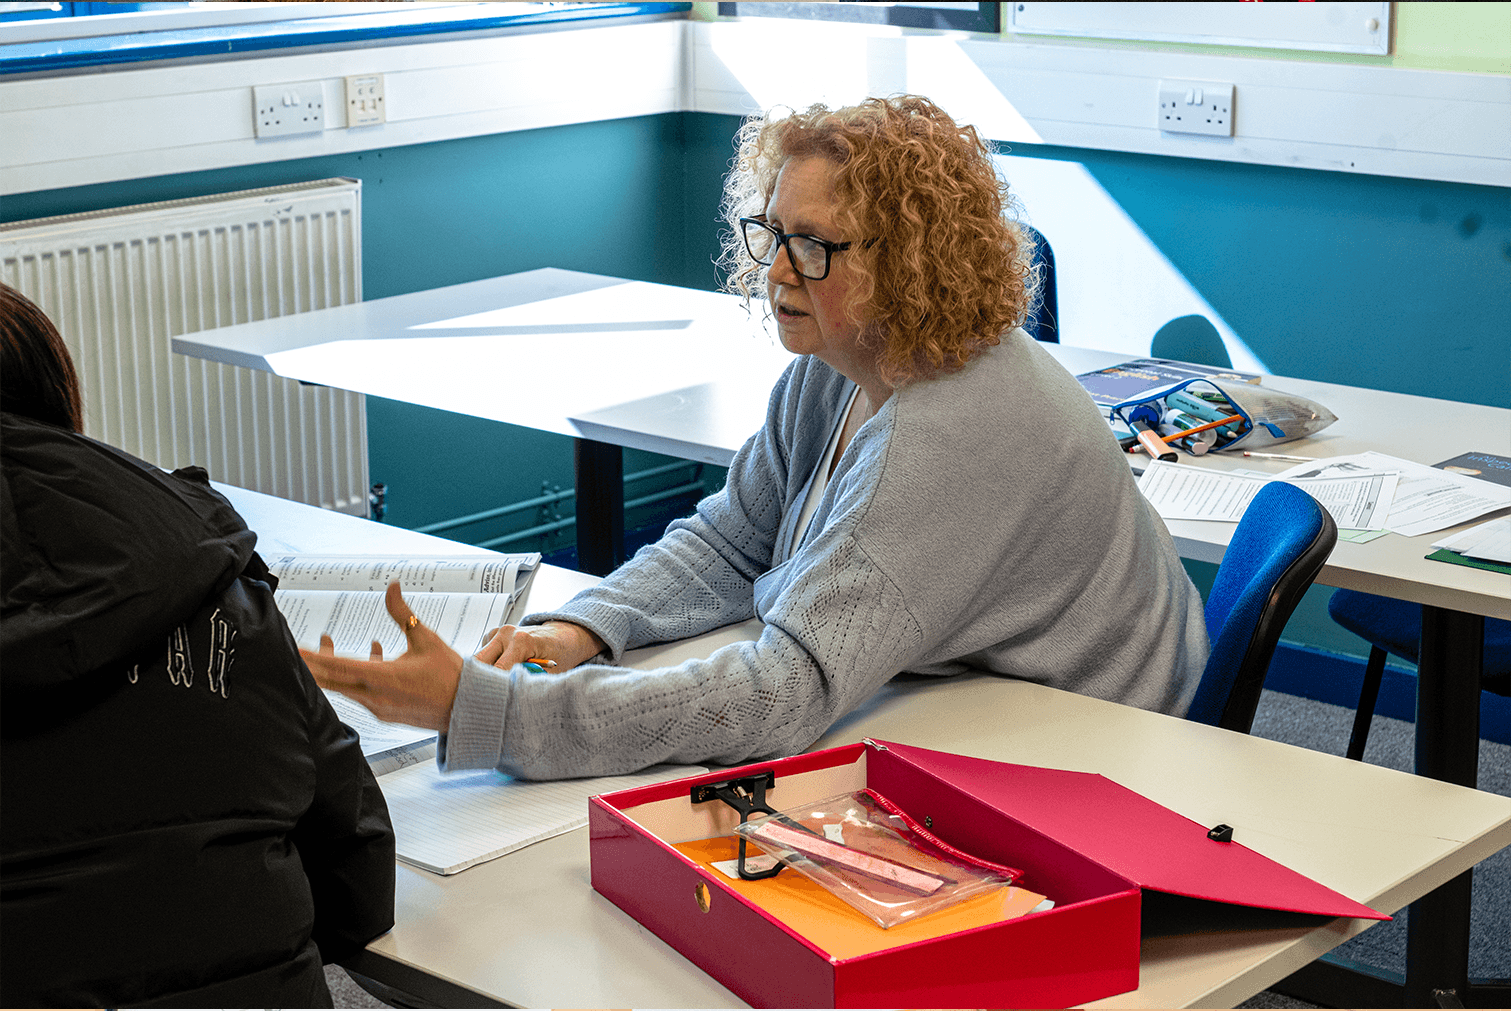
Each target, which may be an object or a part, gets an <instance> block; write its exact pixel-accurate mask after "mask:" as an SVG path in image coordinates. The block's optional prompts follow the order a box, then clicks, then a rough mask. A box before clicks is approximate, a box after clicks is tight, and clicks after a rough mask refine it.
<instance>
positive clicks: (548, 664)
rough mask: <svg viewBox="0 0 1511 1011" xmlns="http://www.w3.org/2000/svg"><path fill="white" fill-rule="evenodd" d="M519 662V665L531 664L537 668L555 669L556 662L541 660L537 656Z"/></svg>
mask: <svg viewBox="0 0 1511 1011" xmlns="http://www.w3.org/2000/svg"><path fill="white" fill-rule="evenodd" d="M520 662H521V663H533V664H534V665H535V666H537V667H555V666H556V661H555V660H542V659H541V658H540V657H538V656H532V657H531V658H530V659H528V660H522V661H520Z"/></svg>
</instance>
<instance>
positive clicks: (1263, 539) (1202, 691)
mask: <svg viewBox="0 0 1511 1011" xmlns="http://www.w3.org/2000/svg"><path fill="white" fill-rule="evenodd" d="M1337 541H1338V527H1337V525H1336V524H1334V523H1333V518H1332V517H1331V516H1329V515H1328V514H1327V510H1325V509H1323V508H1322V507H1321V506H1320V505H1318V504H1317V500H1316V499H1314V498H1312V497H1311V496H1310V495H1308V494H1307V493H1306V492H1304V491H1302V490H1301V489H1300V488H1297V487H1296V486H1295V485H1289V484H1281V483H1279V482H1274V483H1271V484H1267V485H1265V486H1264V487H1263V488H1261V489H1260V490H1259V494H1257V495H1255V496H1254V499H1253V501H1252V502H1250V503H1249V507H1248V509H1246V510H1245V511H1244V514H1243V519H1242V520H1241V521H1239V524H1238V529H1237V530H1235V531H1234V532H1233V539H1232V541H1230V542H1229V544H1228V550H1227V553H1226V554H1225V555H1224V556H1223V560H1222V565H1220V566H1219V567H1218V569H1217V579H1216V580H1215V581H1214V582H1213V584H1212V592H1211V593H1210V594H1208V595H1207V607H1206V611H1205V615H1206V619H1207V635H1208V636H1209V637H1210V638H1211V640H1212V653H1211V656H1209V657H1208V658H1207V667H1206V670H1205V671H1203V672H1202V677H1201V684H1200V685H1198V686H1197V689H1196V699H1195V700H1194V701H1193V702H1192V703H1191V711H1190V712H1189V713H1187V714H1186V718H1187V719H1190V720H1195V721H1196V722H1198V723H1206V724H1209V725H1211V726H1217V727H1222V728H1223V729H1225V730H1237V731H1238V732H1240V733H1244V734H1246V733H1248V732H1249V728H1250V727H1251V726H1252V725H1253V723H1254V710H1256V709H1257V708H1258V707H1259V693H1260V691H1261V690H1262V689H1263V688H1264V678H1265V675H1266V674H1268V673H1269V670H1270V659H1271V658H1272V657H1273V656H1274V655H1275V646H1276V644H1277V643H1279V642H1280V633H1281V631H1282V630H1283V629H1284V628H1285V623H1286V621H1287V620H1288V619H1289V618H1290V616H1291V612H1292V611H1294V610H1295V609H1296V604H1297V603H1298V602H1299V601H1300V600H1301V595H1302V594H1303V593H1305V592H1306V588H1307V587H1309V586H1311V585H1312V580H1314V579H1316V578H1317V573H1318V572H1320V571H1321V570H1322V565H1323V563H1324V562H1326V561H1327V556H1328V555H1330V554H1332V551H1333V545H1334V544H1336V543H1337Z"/></svg>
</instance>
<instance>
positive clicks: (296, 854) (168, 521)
mask: <svg viewBox="0 0 1511 1011" xmlns="http://www.w3.org/2000/svg"><path fill="white" fill-rule="evenodd" d="M0 455H3V461H4V468H3V471H4V482H3V485H0V533H3V542H0V596H3V611H0V723H3V731H4V733H3V754H0V780H3V782H0V965H3V970H0V1005H3V1006H5V1007H18V1006H32V1007H44V1006H49V1005H52V1006H59V1005H68V1006H73V1007H118V1006H121V1005H139V1004H148V1005H151V1004H155V1005H177V1006H195V1007H251V1006H257V1007H320V1006H324V1007H329V1006H330V1001H331V998H330V993H329V991H328V990H327V988H326V985H325V977H324V973H323V971H322V969H321V963H322V961H324V962H331V961H337V960H340V959H342V958H344V957H346V956H347V955H348V954H350V953H352V952H353V951H355V950H357V949H358V948H359V947H360V946H361V945H363V944H365V943H366V942H367V941H369V940H371V939H372V938H373V937H376V936H377V935H379V934H381V933H383V932H384V931H385V930H387V929H388V928H389V927H390V926H392V925H393V896H394V841H393V830H392V828H391V827H390V825H389V820H388V811H387V808H386V807H385V805H384V803H383V796H382V794H381V793H380V792H379V790H378V786H377V783H376V782H375V781H374V780H373V777H372V774H371V772H370V771H369V770H368V767H367V763H366V762H365V761H364V760H363V757H362V751H361V748H360V746H359V743H358V740H357V735H356V734H355V733H354V732H352V731H351V730H350V729H349V728H347V727H345V726H343V725H342V724H341V723H340V722H339V721H338V720H337V718H336V715H335V713H334V712H333V711H332V709H331V707H330V704H329V703H328V702H327V701H326V699H325V697H324V696H323V695H322V693H321V692H320V689H319V688H318V687H317V686H316V685H315V683H314V680H313V679H312V678H311V677H310V673H309V670H308V668H306V667H305V665H304V662H303V661H302V660H300V658H299V654H298V652H297V651H296V650H295V647H294V643H293V640H292V639H291V638H290V636H289V632H288V629H287V627H286V626H285V624H284V622H283V619H282V617H281V616H280V615H279V613H278V611H277V609H276V608H275V607H274V604H273V594H272V591H271V589H270V587H269V583H270V582H271V581H272V580H271V577H270V576H268V574H267V572H266V569H265V568H264V567H263V565H262V561H261V559H260V558H258V556H257V555H256V554H255V553H254V552H253V550H252V546H253V543H254V542H255V540H256V536H255V535H254V534H252V533H251V532H250V531H248V530H247V529H246V525H245V524H244V523H243V522H242V520H241V517H240V516H238V515H237V514H236V512H235V510H233V509H232V508H231V506H230V504H229V503H228V502H226V500H225V499H224V498H222V497H221V496H220V495H219V494H217V493H216V492H215V491H214V490H213V489H211V488H210V486H209V483H208V482H207V481H206V479H205V475H204V472H203V471H200V470H197V469H191V470H185V471H178V472H176V473H174V474H171V475H170V474H165V473H163V472H162V471H159V470H157V469H156V468H153V467H151V466H149V465H147V464H145V463H143V462H141V461H140V460H137V459H135V458H134V457H131V456H129V455H127V454H125V453H122V452H120V451H119V450H115V449H112V448H110V447H108V446H105V445H103V444H101V443H98V442H95V441H93V440H91V439H87V438H85V437H83V436H79V435H74V434H72V433H70V432H67V431H64V430H62V429H59V428H55V427H53V426H50V425H45V424H41V423H38V422H34V421H31V420H29V419H25V418H21V417H17V416H15V415H12V414H4V413H0Z"/></svg>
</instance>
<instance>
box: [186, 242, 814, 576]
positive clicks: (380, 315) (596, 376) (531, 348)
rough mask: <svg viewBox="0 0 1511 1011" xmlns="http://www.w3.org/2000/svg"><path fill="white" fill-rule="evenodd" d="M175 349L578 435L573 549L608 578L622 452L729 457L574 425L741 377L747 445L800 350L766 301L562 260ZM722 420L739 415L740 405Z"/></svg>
mask: <svg viewBox="0 0 1511 1011" xmlns="http://www.w3.org/2000/svg"><path fill="white" fill-rule="evenodd" d="M173 350H175V351H177V352H179V353H181V354H187V355H193V356H196V357H200V358H208V359H211V360H213V361H218V362H224V363H226V364H229V365H241V366H245V367H247V368H254V369H261V370H263V371H265V372H272V373H274V374H276V375H280V376H284V377H285V378H288V379H297V380H299V381H300V382H305V383H315V384H318V385H321V386H332V387H336V388H339V389H343V390H352V391H354V392H357V393H365V394H370V395H372V396H376V397H386V398H388V399H390V400H397V401H401V402H403V403H407V404H417V405H419V406H421V407H432V408H436V409H438V410H443V411H451V412H453V413H457V414H465V415H468V416H470V417H474V418H484V419H487V420H490V421H503V422H507V423H509V424H513V425H520V426H523V427H526V428H533V429H537V430H539V431H543V432H554V433H556V434H559V435H568V436H572V437H573V438H575V439H576V440H577V443H576V450H577V511H578V557H579V559H580V564H582V566H583V568H584V569H586V570H587V571H590V572H597V573H599V574H603V573H606V572H608V571H609V570H610V569H612V568H613V567H614V565H616V564H618V562H619V561H620V560H622V555H623V513H624V510H623V502H624V490H623V464H622V460H621V455H622V454H621V451H620V447H621V446H629V447H632V448H638V449H648V450H650V451H652V452H661V453H668V454H670V455H677V456H684V457H686V458H687V459H694V460H700V461H702V462H705V463H719V462H722V463H728V462H729V461H728V458H727V457H723V458H719V457H710V456H707V455H703V454H700V453H699V452H698V451H697V450H696V449H691V450H689V447H688V446H686V445H684V444H683V443H682V442H681V441H679V440H677V439H673V440H671V441H669V442H663V441H660V440H657V439H655V438H650V437H642V436H637V435H628V436H624V437H616V438H612V439H607V440H605V439H603V437H602V433H603V431H604V429H602V428H596V429H595V428H594V426H593V425H592V424H591V423H589V424H586V425H578V424H576V423H574V422H573V421H572V420H571V419H572V418H574V417H576V416H579V415H581V416H591V415H593V414H594V413H595V412H598V411H601V410H604V409H606V408H612V407H614V406H615V405H618V404H621V403H623V402H625V401H626V400H638V399H640V398H643V397H646V396H648V395H654V394H662V393H666V394H672V393H675V391H681V390H690V391H698V390H700V389H702V388H703V387H704V386H705V385H706V384H721V383H725V382H730V381H732V382H731V386H732V387H733V388H735V389H738V390H742V391H747V392H753V395H754V397H755V398H756V401H755V402H756V405H757V410H756V414H755V422H754V423H753V424H749V425H748V427H746V429H745V431H744V433H743V434H739V435H737V436H736V437H735V438H736V439H737V442H738V441H743V440H744V439H745V437H746V436H748V435H750V434H751V433H752V432H754V431H755V429H756V428H757V427H759V424H760V419H761V416H762V414H763V407H764V404H765V402H766V394H767V392H769V391H770V389H771V386H772V384H773V383H774V382H775V381H776V378H777V376H778V375H780V374H781V370H782V369H783V368H785V367H786V365H787V363H788V362H790V361H791V357H792V356H791V355H789V354H788V353H787V352H786V351H785V350H784V349H783V348H782V347H781V345H780V344H779V343H778V342H776V341H775V340H774V339H773V338H771V337H770V336H768V335H767V334H766V333H765V332H764V330H763V329H762V326H761V317H760V312H759V309H757V310H756V312H755V314H754V315H752V314H750V313H747V312H746V310H745V308H744V307H743V305H742V304H741V303H740V301H739V300H738V299H736V298H734V297H732V296H729V295H720V294H715V293H712V292H706V291H695V290H692V289H689V288H677V287H671V286H668V285H658V284H647V283H645V282H641V281H624V280H622V279H620V278H613V277H600V276H598V275H596V274H581V273H576V272H574V271H567V270H557V269H554V268H546V269H542V270H532V271H527V272H525V273H521V274H510V275H508V276H505V277H495V278H489V279H487V280H482V281H472V282H469V283H467V284H458V285H453V286H451V287H447V288H435V289H432V290H428V291H417V292H412V293H411V294H408V295H395V296H393V297H392V298H380V299H375V300H373V301H371V302H358V303H355V304H352V305H343V306H337V307H334V308H330V309H320V310H316V311H314V312H307V313H299V314H296V315H292V316H280V317H278V318H276V319H269V320H261V321H259V322H256V323H241V324H238V325H236V326H230V327H222V328H220V329H216V330H205V331H201V332H198V333H193V334H188V335H185V336H183V337H175V338H174V339H173ZM721 400H722V398H721V397H714V398H713V402H714V403H718V402H721ZM739 403H740V404H741V405H743V404H744V401H743V400H741V401H739ZM725 416H727V417H728V418H730V419H732V421H733V423H734V424H735V425H737V426H740V425H744V424H745V423H744V422H743V420H741V419H742V418H743V414H742V413H741V412H740V411H738V410H735V411H732V412H725ZM708 422H709V419H705V424H707V423H708ZM701 439H702V437H701V436H700V435H696V434H695V435H693V436H691V441H692V442H693V443H697V442H699V441H701Z"/></svg>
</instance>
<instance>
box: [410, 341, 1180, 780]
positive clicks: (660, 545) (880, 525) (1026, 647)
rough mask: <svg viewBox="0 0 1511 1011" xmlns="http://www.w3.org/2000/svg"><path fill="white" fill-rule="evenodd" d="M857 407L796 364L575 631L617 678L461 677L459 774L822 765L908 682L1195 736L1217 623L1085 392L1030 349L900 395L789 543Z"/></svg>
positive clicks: (456, 732)
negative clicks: (860, 715) (661, 648)
mask: <svg viewBox="0 0 1511 1011" xmlns="http://www.w3.org/2000/svg"><path fill="white" fill-rule="evenodd" d="M852 389H853V384H851V382H850V381H849V380H848V379H846V378H844V377H843V376H841V375H840V374H839V373H837V372H835V371H834V370H833V369H832V368H830V367H829V366H828V365H826V364H824V363H823V362H821V361H819V360H818V359H816V358H812V357H801V358H799V359H797V360H796V361H795V362H793V364H792V365H791V367H789V368H788V370H787V371H786V373H785V374H784V375H783V377H782V378H781V380H779V381H778V383H777V385H776V387H775V388H774V389H773V391H772V394H771V401H770V406H769V408H768V414H767V419H766V424H765V426H764V427H763V428H762V429H761V430H760V431H759V432H758V433H756V434H755V435H754V436H752V437H751V439H750V441H749V442H747V443H746V444H745V446H744V447H743V448H742V449H741V450H740V452H739V453H738V455H736V457H735V460H734V463H733V464H732V465H731V466H730V470H729V479H728V483H727V485H726V486H725V488H724V489H723V490H722V491H720V492H718V493H717V494H714V495H711V496H709V497H708V498H706V499H704V500H703V501H702V502H700V503H699V504H698V507H697V511H696V513H695V514H694V515H693V516H691V517H689V518H687V519H683V520H677V521H675V522H673V523H672V524H671V525H670V526H669V527H668V528H667V532H666V534H665V535H664V536H663V537H662V538H661V540H660V541H658V542H657V543H655V544H653V545H650V546H648V547H646V548H643V549H641V551H640V552H639V553H637V554H636V555H635V557H634V558H633V559H631V560H630V561H628V562H626V563H625V564H624V565H623V566H621V567H620V568H619V569H618V570H617V571H615V572H614V573H612V574H611V575H609V576H608V577H607V578H605V579H604V580H603V582H602V583H600V584H599V585H597V586H596V587H594V588H593V589H591V590H587V591H585V592H583V593H581V594H579V595H578V596H577V597H575V598H574V599H573V600H571V601H570V602H568V603H567V604H566V605H565V606H563V607H562V608H560V609H559V610H556V611H552V612H549V613H541V614H533V615H530V616H529V617H527V618H526V619H525V621H526V623H538V622H543V621H547V620H550V619H556V618H560V619H566V620H569V621H574V622H577V623H579V624H581V625H584V626H586V627H588V628H590V629H592V630H593V631H594V632H595V633H597V634H598V636H599V637H600V638H601V639H603V641H604V643H605V644H606V645H607V650H606V654H605V656H604V657H600V658H596V659H599V660H604V659H606V660H607V661H608V662H589V663H587V664H584V665H582V666H580V667H577V668H574V669H573V670H571V671H568V672H565V673H560V674H532V673H530V672H529V671H527V670H525V668H524V667H522V666H516V667H514V668H513V669H512V670H498V669H495V668H492V667H489V666H487V665H485V664H482V663H480V662H478V661H477V660H474V659H471V658H468V659H467V661H466V662H465V664H464V666H463V671H462V678H461V684H460V687H459V689H458V692H457V698H456V704H455V706H454V708H453V712H452V718H451V724H450V728H449V733H448V734H447V735H446V736H445V737H443V739H442V747H441V749H440V761H441V764H442V767H443V768H447V769H464V768H488V767H495V766H496V767H497V768H498V769H500V770H502V771H504V772H507V773H511V774H513V775H517V776H522V777H528V778H534V779H552V778H560V777H570V776H592V775H606V774H612V773H622V772H628V771H631V770H634V769H638V768H642V767H644V766H647V765H652V764H654V763H657V762H715V763H719V764H735V763H738V762H743V761H751V760H757V759H760V758H765V757H770V756H776V755H784V754H792V753H795V752H799V751H801V750H803V749H804V748H806V747H808V746H809V745H810V744H812V743H813V742H814V741H815V740H817V739H818V738H819V736H821V735H822V734H823V732H824V731H825V730H826V729H828V727H829V726H830V725H831V724H832V723H834V721H835V720H837V719H838V718H839V717H841V716H842V715H844V714H845V713H846V712H848V711H850V710H851V709H853V708H854V707H856V706H857V705H859V704H860V703H861V702H863V701H864V700H865V699H866V698H867V697H868V696H870V695H871V694H872V693H873V692H875V691H876V689H877V688H878V687H879V686H881V685H882V684H884V683H886V681H887V680H889V679H890V678H891V677H893V675H895V674H897V673H898V672H900V671H908V672H913V673H918V674H929V675H950V674H957V673H960V672H962V671H967V670H987V671H996V672H999V673H1001V674H1004V675H1008V676H1011V677H1015V678H1022V679H1025V680H1028V681H1037V682H1039V683H1042V684H1046V685H1053V686H1054V687H1057V688H1063V689H1065V690H1067V691H1073V692H1080V693H1082V694H1086V695H1091V696H1095V697H1097V698H1102V699H1109V700H1111V701H1114V702H1122V703H1126V704H1128V705H1134V706H1140V707H1143V708H1146V709H1153V710H1158V711H1160V712H1165V713H1171V714H1177V715H1183V714H1184V713H1185V711H1186V709H1187V707H1188V706H1189V705H1190V703H1191V698H1192V696H1193V695H1194V693H1195V691H1196V684H1197V680H1198V679H1199V678H1200V676H1201V671H1202V667H1203V665H1204V664H1205V662H1206V658H1207V649H1208V643H1207V633H1206V627H1205V624H1204V622H1203V617H1202V601H1201V598H1200V596H1199V595H1198V593H1197V591H1196V588H1195V587H1194V586H1193V585H1192V584H1191V581H1190V579H1189V578H1188V577H1187V576H1186V572H1185V569H1184V568H1183V567H1182V566H1181V563H1180V559H1179V557H1178V556H1177V554H1176V551H1175V546H1174V544H1173V542H1172V541H1171V539H1170V536H1169V534H1168V532H1167V531H1166V530H1165V526H1164V524H1163V522H1162V521H1161V520H1160V518H1159V517H1158V516H1157V515H1156V514H1155V512H1154V510H1153V509H1152V508H1151V507H1150V506H1149V504H1148V503H1147V502H1146V501H1145V499H1144V497H1143V496H1142V495H1141V494H1140V493H1139V491H1138V489H1137V487H1136V486H1135V484H1134V481H1133V477H1132V475H1131V474H1130V471H1129V469H1128V463H1127V460H1126V457H1125V456H1124V454H1123V453H1122V452H1121V451H1120V450H1119V449H1118V447H1117V444H1116V442H1115V441H1114V440H1113V439H1112V438H1110V437H1109V434H1108V430H1107V424H1106V422H1105V421H1103V420H1102V418H1101V417H1100V415H1099V414H1098V412H1097V410H1096V408H1095V407H1094V406H1093V405H1092V402H1091V400H1090V398H1089V397H1087V396H1086V394H1085V393H1084V392H1083V391H1082V390H1081V387H1080V386H1079V385H1078V384H1077V383H1076V381H1075V379H1074V378H1073V377H1072V376H1071V375H1070V374H1069V373H1067V372H1066V371H1065V369H1064V368H1062V367H1061V366H1060V365H1059V363H1058V362H1056V361H1055V360H1054V359H1053V358H1052V357H1051V356H1050V355H1049V354H1048V353H1047V352H1046V351H1045V350H1044V349H1043V348H1042V347H1041V346H1040V345H1038V344H1037V343H1036V342H1035V341H1033V340H1032V339H1030V338H1029V337H1028V336H1027V335H1025V334H1024V333H1023V332H1022V331H1021V330H1015V331H1013V332H1011V333H1010V334H1007V335H1006V336H1005V337H1004V339H1003V341H1002V344H1001V345H1000V346H998V347H996V348H992V349H990V350H988V351H987V352H986V353H984V354H982V355H980V356H979V357H977V358H976V359H974V360H973V361H971V362H970V363H969V364H968V365H967V366H966V367H965V368H963V369H961V370H960V371H958V372H955V373H952V374H948V375H944V376H941V377H938V378H935V379H929V380H924V381H920V382H915V383H912V384H910V385H907V386H904V387H902V388H901V389H899V390H897V391H896V392H895V393H893V395H892V396H891V397H890V398H889V399H888V400H887V401H886V403H885V404H883V405H882V408H881V410H880V411H878V412H877V413H876V416H875V417H873V418H871V419H870V420H869V421H867V422H866V424H865V425H864V426H862V427H861V429H860V431H859V432H858V433H857V434H856V436H855V437H854V439H853V440H852V442H851V443H850V445H849V446H848V447H847V448H846V450H845V452H844V454H843V456H841V458H840V460H839V462H838V464H837V466H836V467H835V469H834V473H833V477H832V478H831V479H830V482H829V486H828V488H827V489H826V490H825V491H824V494H823V497H822V499H821V500H820V502H819V505H818V508H817V510H816V511H815V512H814V514H813V517H812V520H811V522H810V524H809V526H808V529H807V532H806V534H805V535H804V536H803V538H802V540H801V542H800V543H799V544H797V545H793V544H792V543H791V542H792V540H793V536H792V535H793V528H794V526H795V524H796V522H797V517H798V514H799V512H800V511H801V509H802V504H803V501H804V499H805V498H806V496H807V493H808V488H809V484H810V482H811V481H812V480H813V477H814V473H815V471H816V470H817V467H818V464H819V461H820V460H821V459H822V457H823V455H824V452H825V450H826V448H827V445H828V440H829V438H830V436H831V434H832V433H833V430H834V427H835V425H836V424H837V423H838V421H839V417H840V415H841V413H842V412H843V410H844V406H845V404H846V402H847V399H848V397H849V394H850V391H851V390H852ZM752 615H756V616H759V617H760V618H761V620H762V622H763V623H764V625H765V627H764V630H763V632H762V634H761V636H760V638H759V639H758V640H756V641H754V642H742V643H735V644H732V645H729V646H725V647H724V648H722V649H720V650H718V651H717V652H715V653H713V654H712V655H711V656H710V657H708V659H706V660H699V661H689V662H686V663H683V664H681V665H679V666H676V667H668V668H662V669H659V670H651V671H641V670H632V669H628V668H624V667H617V666H612V664H613V662H614V661H617V660H618V659H619V658H620V657H621V656H622V655H623V653H624V651H625V650H626V649H632V648H635V647H638V646H643V645H647V644H650V643H655V642H664V641H668V640H673V639H680V638H685V637H687V636H693V635H698V634H700V633H702V632H706V631H709V630H711V629H714V628H718V627H720V626H723V625H727V624H730V623H731V622H736V621H742V620H745V619H747V618H749V617H751V616H752Z"/></svg>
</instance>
